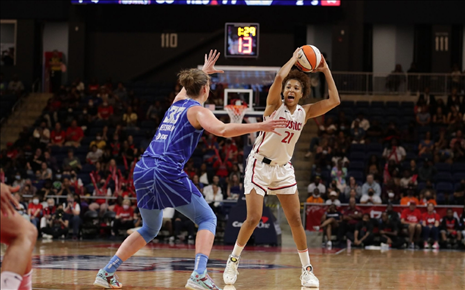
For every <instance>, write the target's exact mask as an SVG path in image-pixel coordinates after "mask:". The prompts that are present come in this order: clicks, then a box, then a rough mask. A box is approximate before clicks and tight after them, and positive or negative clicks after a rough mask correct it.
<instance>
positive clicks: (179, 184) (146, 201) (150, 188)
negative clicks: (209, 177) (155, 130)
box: [134, 158, 202, 209]
mask: <svg viewBox="0 0 465 290" xmlns="http://www.w3.org/2000/svg"><path fill="white" fill-rule="evenodd" d="M173 169H176V165H175V164H167V163H166V162H162V161H160V160H158V159H154V158H142V159H141V160H140V161H138V162H137V164H136V167H135V168H134V187H135V188H136V194H137V207H138V208H142V209H164V208H165V207H179V206H183V205H186V204H189V203H190V202H191V199H192V195H197V196H199V197H202V194H201V193H200V191H199V190H198V189H197V187H195V185H194V184H193V183H192V181H191V180H189V178H188V177H187V174H185V173H184V171H182V170H181V172H179V171H176V170H173Z"/></svg>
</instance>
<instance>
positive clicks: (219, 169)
mask: <svg viewBox="0 0 465 290" xmlns="http://www.w3.org/2000/svg"><path fill="white" fill-rule="evenodd" d="M213 168H214V169H216V175H218V176H219V177H222V178H226V177H227V176H228V171H229V170H231V168H232V162H231V160H230V159H228V157H227V156H226V153H225V152H224V151H220V152H219V155H217V156H216V157H215V162H214V163H213Z"/></svg>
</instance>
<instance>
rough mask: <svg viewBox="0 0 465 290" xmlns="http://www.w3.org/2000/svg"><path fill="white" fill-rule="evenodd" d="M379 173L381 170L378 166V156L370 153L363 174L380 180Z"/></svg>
mask: <svg viewBox="0 0 465 290" xmlns="http://www.w3.org/2000/svg"><path fill="white" fill-rule="evenodd" d="M381 173H382V170H381V168H380V165H379V160H378V156H376V155H374V154H373V155H371V156H370V159H369V161H368V165H367V167H366V170H365V174H366V175H369V174H371V175H373V178H374V179H375V180H381Z"/></svg>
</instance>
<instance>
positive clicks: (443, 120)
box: [433, 107, 447, 126]
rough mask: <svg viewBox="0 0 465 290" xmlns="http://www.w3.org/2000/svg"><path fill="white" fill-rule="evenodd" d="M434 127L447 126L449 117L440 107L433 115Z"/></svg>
mask: <svg viewBox="0 0 465 290" xmlns="http://www.w3.org/2000/svg"><path fill="white" fill-rule="evenodd" d="M433 125H437V126H446V125H447V116H446V114H444V113H443V111H442V108H441V107H438V108H437V109H436V113H435V114H434V115H433Z"/></svg>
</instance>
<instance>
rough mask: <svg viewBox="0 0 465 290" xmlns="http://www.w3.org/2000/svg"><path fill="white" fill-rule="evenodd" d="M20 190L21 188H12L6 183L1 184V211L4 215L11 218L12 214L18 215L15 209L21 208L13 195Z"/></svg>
mask: <svg viewBox="0 0 465 290" xmlns="http://www.w3.org/2000/svg"><path fill="white" fill-rule="evenodd" d="M18 190H19V186H17V187H15V188H12V187H11V186H8V185H6V184H4V183H0V196H1V198H0V209H1V211H2V213H3V214H6V216H9V215H10V213H11V214H12V215H14V214H15V213H16V210H15V208H19V203H18V201H17V200H16V199H15V198H14V197H13V195H12V194H11V193H12V192H17V191H18Z"/></svg>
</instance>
